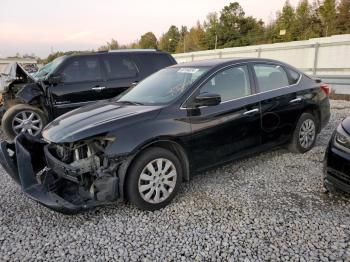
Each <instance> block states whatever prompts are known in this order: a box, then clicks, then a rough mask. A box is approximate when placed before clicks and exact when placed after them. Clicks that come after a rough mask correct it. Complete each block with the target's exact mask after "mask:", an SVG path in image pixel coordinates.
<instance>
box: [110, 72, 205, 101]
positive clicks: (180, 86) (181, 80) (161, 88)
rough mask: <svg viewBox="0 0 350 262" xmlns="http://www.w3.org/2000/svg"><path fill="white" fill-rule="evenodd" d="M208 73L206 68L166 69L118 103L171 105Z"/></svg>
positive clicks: (122, 95) (126, 93) (127, 94)
mask: <svg viewBox="0 0 350 262" xmlns="http://www.w3.org/2000/svg"><path fill="white" fill-rule="evenodd" d="M207 71H208V68H206V67H198V68H194V67H170V68H165V69H162V70H160V71H158V72H157V73H155V74H153V75H151V76H149V77H148V78H146V79H145V80H143V81H142V82H140V83H139V84H138V85H137V86H135V87H134V88H131V89H129V90H128V91H126V92H125V93H123V94H121V95H120V96H118V97H117V98H116V101H117V102H124V103H132V104H142V105H164V104H169V103H170V102H172V101H174V100H175V99H176V98H178V97H179V96H180V95H181V94H183V93H184V92H185V91H186V90H187V89H188V88H189V87H190V86H191V85H192V83H193V82H195V81H196V80H197V79H198V78H199V77H200V76H201V75H203V74H204V73H205V72H207Z"/></svg>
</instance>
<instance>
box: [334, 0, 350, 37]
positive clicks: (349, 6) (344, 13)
mask: <svg viewBox="0 0 350 262" xmlns="http://www.w3.org/2000/svg"><path fill="white" fill-rule="evenodd" d="M336 27H337V33H339V34H349V33H350V0H341V1H340V3H339V5H338V16H337V20H336Z"/></svg>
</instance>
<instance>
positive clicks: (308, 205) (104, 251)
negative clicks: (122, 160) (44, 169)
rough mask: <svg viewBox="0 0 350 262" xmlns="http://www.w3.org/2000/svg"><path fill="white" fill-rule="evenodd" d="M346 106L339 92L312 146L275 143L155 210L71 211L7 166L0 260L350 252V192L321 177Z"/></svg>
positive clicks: (337, 255) (349, 105) (0, 186)
mask: <svg viewBox="0 0 350 262" xmlns="http://www.w3.org/2000/svg"><path fill="white" fill-rule="evenodd" d="M347 115H350V102H345V101H337V102H332V119H331V122H330V124H329V125H328V126H327V127H326V128H325V129H324V130H323V131H322V133H321V134H320V136H319V139H318V142H317V145H316V147H315V148H314V149H313V150H312V151H311V152H309V153H307V154H305V155H297V154H291V153H289V152H287V151H286V150H284V149H276V150H272V151H269V152H266V153H263V154H259V155H257V156H255V157H251V158H248V159H245V160H242V161H237V162H234V163H232V164H229V165H226V166H224V167H222V168H218V169H215V170H211V171H208V172H206V173H204V174H202V175H199V176H196V177H194V178H193V179H192V180H191V182H189V183H184V184H183V185H182V188H181V191H180V193H179V195H178V197H176V198H175V200H174V201H173V203H172V204H171V205H170V206H168V207H167V208H165V209H163V210H161V211H156V212H153V213H152V212H141V211H139V210H137V209H136V208H134V207H132V206H130V205H124V204H120V205H118V206H111V207H105V208H100V209H97V210H94V211H91V212H88V213H84V214H81V215H77V216H64V215H61V214H58V213H55V212H53V211H50V210H48V209H46V208H44V207H42V206H40V205H38V204H36V203H34V202H32V201H31V200H29V199H28V198H26V197H24V195H23V194H22V193H21V192H20V190H19V188H18V187H17V186H16V185H15V184H14V183H13V182H12V181H11V180H10V178H9V177H8V176H7V175H5V174H4V171H3V170H2V169H0V172H1V174H0V261H4V260H21V261H24V260H48V259H50V260H51V259H55V260H68V259H70V260H91V261H95V260H100V261H103V260H121V261H124V260H128V261H129V260H131V261H136V260H146V261H151V260H152V261H153V260H159V261H164V260H167V261H168V260H177V261H178V260H186V261H187V260H206V261H208V260H213V261H214V260H232V261H233V260H234V261H237V260H244V261H253V260H254V261H255V260H286V261H290V260H292V261H296V260H298V261H299V260H301V261H305V260H307V261H309V260H317V261H319V260H322V261H328V260H347V261H350V244H349V242H350V197H349V196H345V195H328V194H325V193H324V189H323V187H322V182H321V177H322V160H323V156H324V151H325V147H326V144H327V142H328V140H329V138H330V135H331V133H332V131H333V130H334V129H335V127H336V126H337V125H338V123H339V122H340V121H341V119H342V118H344V117H345V116H347Z"/></svg>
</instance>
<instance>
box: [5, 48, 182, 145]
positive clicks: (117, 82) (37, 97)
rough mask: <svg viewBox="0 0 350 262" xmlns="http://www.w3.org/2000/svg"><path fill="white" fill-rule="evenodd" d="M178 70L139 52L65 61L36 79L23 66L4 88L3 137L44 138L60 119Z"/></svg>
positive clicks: (158, 55)
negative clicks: (47, 128) (157, 75)
mask: <svg viewBox="0 0 350 262" xmlns="http://www.w3.org/2000/svg"><path fill="white" fill-rule="evenodd" d="M173 64H176V61H175V60H174V58H173V57H172V56H171V55H170V54H168V53H164V52H161V51H157V50H142V49H141V50H135V49H134V50H116V51H110V52H101V53H90V54H81V55H71V56H62V57H59V58H57V59H56V60H54V61H53V62H51V63H49V64H47V65H46V66H44V67H43V68H42V69H40V70H39V71H38V72H37V73H36V74H34V75H33V76H30V75H26V72H25V70H23V68H21V67H20V66H19V65H17V73H15V69H14V70H12V73H13V74H14V76H13V77H12V78H11V76H10V79H8V78H9V76H8V75H7V79H6V81H3V82H4V83H7V85H6V86H2V87H1V88H0V91H2V93H3V95H2V97H3V98H4V102H3V103H4V107H5V110H6V112H5V113H4V115H3V118H2V128H3V131H4V133H5V135H6V136H7V138H9V139H13V138H14V137H15V136H16V135H17V134H19V133H23V132H28V133H29V134H30V135H34V136H35V135H38V134H40V132H41V130H42V128H43V127H44V126H45V125H46V123H47V122H48V121H50V120H52V119H54V118H56V117H57V116H59V115H61V114H63V113H66V112H68V111H70V110H72V109H75V108H78V107H81V106H83V105H87V104H89V103H91V102H94V101H97V100H104V99H109V98H112V97H115V96H117V95H119V94H120V93H122V92H123V91H125V90H126V89H127V88H129V87H130V86H131V85H133V84H136V83H137V82H139V81H141V80H142V79H144V78H145V77H147V76H149V75H151V74H153V73H154V72H156V71H158V70H159V69H162V68H164V67H167V66H170V65H173ZM16 74H17V75H16ZM11 79H12V81H10V80H11ZM28 82H32V83H31V84H27V83H28Z"/></svg>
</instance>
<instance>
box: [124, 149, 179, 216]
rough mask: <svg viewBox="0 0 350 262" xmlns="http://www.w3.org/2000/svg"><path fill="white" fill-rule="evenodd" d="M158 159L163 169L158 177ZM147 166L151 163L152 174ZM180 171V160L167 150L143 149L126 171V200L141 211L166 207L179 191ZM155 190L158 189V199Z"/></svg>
mask: <svg viewBox="0 0 350 262" xmlns="http://www.w3.org/2000/svg"><path fill="white" fill-rule="evenodd" d="M161 159H162V160H161ZM158 162H159V163H160V162H161V163H162V164H161V166H162V168H163V170H164V174H160V176H157V174H158ZM150 165H152V166H153V171H154V172H153V174H152V172H151V171H150V170H152V168H149V167H150ZM169 165H170V166H169ZM167 167H168V169H167ZM182 170H183V169H182V166H181V163H180V160H179V159H178V158H177V157H176V156H175V155H174V154H173V153H172V152H170V151H169V150H166V149H163V148H159V147H153V148H149V149H146V150H145V151H143V152H142V153H141V155H140V156H139V157H137V158H136V159H135V161H134V162H133V165H132V166H131V169H130V170H129V172H128V177H127V180H126V193H127V199H128V200H129V201H130V202H131V203H132V204H134V205H135V206H136V207H138V208H139V209H141V210H147V211H154V210H158V209H161V208H163V207H165V206H166V205H168V204H169V203H170V202H171V200H172V199H173V198H174V197H175V195H176V193H177V191H178V190H179V187H180V184H181V182H182V174H183V171H182ZM174 171H175V173H174ZM141 174H142V175H143V176H142V177H141ZM165 174H166V175H165ZM174 174H175V175H174ZM143 178H144V179H143ZM163 181H166V182H165V183H164V182H163ZM142 187H143V189H142ZM142 190H143V191H142ZM157 191H158V192H159V193H158V198H157ZM162 198H163V199H162ZM147 199H148V200H147Z"/></svg>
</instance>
